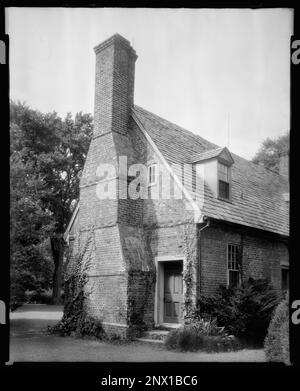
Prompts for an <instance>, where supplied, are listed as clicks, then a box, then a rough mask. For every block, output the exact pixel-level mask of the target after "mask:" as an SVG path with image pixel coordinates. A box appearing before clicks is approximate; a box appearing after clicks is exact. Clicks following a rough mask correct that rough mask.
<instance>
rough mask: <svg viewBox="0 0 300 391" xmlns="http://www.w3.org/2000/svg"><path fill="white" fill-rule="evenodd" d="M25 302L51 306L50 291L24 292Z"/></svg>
mask: <svg viewBox="0 0 300 391" xmlns="http://www.w3.org/2000/svg"><path fill="white" fill-rule="evenodd" d="M25 295H26V302H27V303H30V304H52V290H51V289H47V290H34V291H29V290H27V291H26V292H25Z"/></svg>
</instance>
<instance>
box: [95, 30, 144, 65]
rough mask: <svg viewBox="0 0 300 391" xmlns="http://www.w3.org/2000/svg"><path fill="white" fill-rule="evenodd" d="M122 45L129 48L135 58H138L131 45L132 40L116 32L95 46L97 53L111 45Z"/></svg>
mask: <svg viewBox="0 0 300 391" xmlns="http://www.w3.org/2000/svg"><path fill="white" fill-rule="evenodd" d="M116 44H117V45H121V46H123V47H125V48H126V49H128V50H129V52H130V53H131V54H132V55H133V57H134V59H135V60H136V59H137V54H136V52H135V50H134V49H133V47H132V46H131V45H130V42H129V41H128V40H127V39H126V38H124V37H122V35H120V34H118V33H116V34H114V35H112V36H111V37H110V38H108V39H106V40H105V41H104V42H102V43H100V44H99V45H97V46H95V47H94V51H95V53H96V54H98V53H100V52H101V51H102V50H104V49H105V48H107V47H108V46H110V45H116Z"/></svg>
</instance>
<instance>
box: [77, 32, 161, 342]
mask: <svg viewBox="0 0 300 391" xmlns="http://www.w3.org/2000/svg"><path fill="white" fill-rule="evenodd" d="M94 51H95V53H96V80H95V115H94V134H93V137H92V140H91V144H90V147H89V151H88V154H87V158H86V161H85V165H84V169H83V173H82V177H81V180H80V199H79V212H78V217H77V225H76V227H77V228H76V229H77V232H78V233H77V234H76V240H75V241H74V245H73V250H72V253H73V254H74V255H76V253H78V252H79V253H80V254H83V258H84V260H85V264H86V265H89V266H88V271H87V274H88V284H87V286H86V289H87V292H89V293H88V298H87V299H86V302H85V303H86V310H87V311H88V314H89V315H90V316H92V317H94V318H98V319H100V320H101V322H102V326H103V328H104V329H105V330H106V332H108V333H109V332H115V333H118V334H121V335H123V334H127V333H129V332H131V331H130V325H131V320H132V319H136V318H137V316H138V317H140V318H141V319H144V321H145V322H148V323H149V322H150V324H152V323H153V309H152V307H153V298H152V296H151V295H149V293H147V289H148V285H149V284H150V283H151V284H152V285H153V281H154V280H153V281H152V275H153V273H152V271H151V267H154V266H153V262H152V258H151V257H150V255H149V254H150V253H149V250H148V248H147V247H146V244H145V243H146V241H145V238H144V230H143V226H142V224H141V222H142V216H143V215H142V211H143V209H142V206H143V203H142V200H134V199H128V198H126V197H125V198H122V197H121V196H120V192H119V188H120V184H124V182H125V184H126V187H125V190H126V192H127V179H128V178H127V170H126V171H125V173H124V172H123V171H122V170H121V171H122V173H121V172H120V170H118V166H119V164H121V163H119V162H120V158H121V157H126V159H127V165H128V167H129V166H130V165H131V164H134V163H140V161H139V157H138V156H139V153H140V152H139V148H137V147H134V146H133V143H134V142H135V139H136V138H135V137H134V133H133V132H134V130H133V124H132V122H133V121H132V118H131V109H132V106H133V92H134V69H135V60H136V58H137V55H136V54H135V51H134V50H133V48H132V47H131V46H130V43H129V42H128V41H127V40H126V39H125V38H123V37H121V36H120V35H118V34H115V35H113V36H112V37H111V38H109V39H107V40H106V41H104V42H103V43H101V44H100V45H98V46H96V47H95V48H94ZM137 150H138V152H137ZM107 164H108V165H109V166H110V167H111V166H113V167H115V174H114V175H112V176H110V177H108V176H106V177H105V176H103V175H100V174H99V168H100V169H101V168H102V169H103V167H104V166H105V165H107ZM106 186H109V188H110V189H115V190H116V192H115V197H113V198H101V197H99V193H98V192H97V189H99V187H103V188H105V187H106ZM74 259H76V257H75V256H74ZM147 281H150V282H149V284H148V283H147ZM151 284H150V285H151ZM152 285H151V286H152ZM151 322H152V323H151Z"/></svg>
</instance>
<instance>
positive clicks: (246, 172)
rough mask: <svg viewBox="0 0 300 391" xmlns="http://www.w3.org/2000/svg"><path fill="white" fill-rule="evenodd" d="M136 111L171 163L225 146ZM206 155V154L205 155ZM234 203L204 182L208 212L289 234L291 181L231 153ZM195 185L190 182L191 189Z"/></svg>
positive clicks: (217, 216) (185, 161) (207, 153)
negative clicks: (288, 197) (214, 191)
mask: <svg viewBox="0 0 300 391" xmlns="http://www.w3.org/2000/svg"><path fill="white" fill-rule="evenodd" d="M133 111H134V114H135V115H136V117H137V118H138V120H139V121H140V123H141V124H142V125H143V128H144V129H145V130H146V132H147V133H148V135H149V136H150V137H151V139H152V140H153V142H154V143H155V144H156V146H157V148H158V149H159V151H160V152H161V154H162V155H163V156H164V158H165V159H166V161H167V162H168V163H169V164H172V163H191V157H193V156H197V155H198V156H199V155H201V154H204V155H203V156H210V155H213V154H216V153H219V152H220V153H221V151H222V150H223V148H220V147H219V146H217V145H216V144H213V143H211V142H209V141H207V140H205V139H203V138H202V137H200V136H198V135H196V134H194V133H192V132H190V131H188V130H185V129H183V128H181V127H180V126H177V125H175V124H173V123H171V122H169V121H166V120H165V119H163V118H161V117H159V116H157V115H155V114H153V113H150V112H149V111H147V110H144V109H142V108H141V107H139V106H136V105H135V106H134V109H133ZM205 154H206V155H205ZM231 155H232V158H233V160H234V164H233V165H232V169H231V173H232V202H226V201H222V200H219V199H218V198H216V197H215V196H214V195H213V194H212V192H211V191H210V189H209V188H208V186H207V185H204V193H205V197H204V204H203V207H202V212H203V214H204V215H206V216H208V217H211V218H214V219H218V220H223V221H227V222H231V223H236V224H241V225H245V226H249V227H253V228H257V229H261V230H264V231H268V232H273V233H276V234H280V235H284V236H288V235H289V204H288V202H286V200H285V196H284V194H285V193H287V192H288V191H289V183H288V180H287V179H286V178H285V177H283V176H281V175H278V174H276V173H274V172H272V171H270V170H268V169H266V168H264V167H262V166H260V165H258V164H255V163H253V162H250V161H248V160H246V159H244V158H242V157H240V156H238V155H235V154H231ZM189 185H191V184H188V183H187V184H186V183H185V186H186V187H187V188H191V186H189Z"/></svg>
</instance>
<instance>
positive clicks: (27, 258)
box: [10, 153, 54, 306]
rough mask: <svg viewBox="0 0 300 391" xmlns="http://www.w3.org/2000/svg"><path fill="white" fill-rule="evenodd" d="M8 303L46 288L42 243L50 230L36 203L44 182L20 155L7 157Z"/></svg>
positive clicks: (48, 280) (50, 224)
mask: <svg viewBox="0 0 300 391" xmlns="http://www.w3.org/2000/svg"><path fill="white" fill-rule="evenodd" d="M10 174H11V175H10V220H11V224H10V251H11V303H12V305H13V306H14V305H16V304H17V303H19V302H22V301H23V299H24V297H25V291H26V290H27V289H29V290H36V291H40V290H42V289H48V288H49V285H50V283H51V267H50V265H49V262H48V260H47V257H46V256H45V252H44V251H43V249H42V244H43V242H44V240H45V238H46V237H47V236H49V235H50V233H51V232H52V230H53V228H54V221H53V219H52V215H51V213H50V211H49V210H47V209H45V208H44V207H43V205H42V202H41V200H40V195H41V194H42V193H43V191H44V188H45V183H44V181H43V178H42V177H41V176H39V175H36V173H35V171H34V167H33V166H32V163H31V162H27V163H24V162H23V160H22V154H21V153H14V154H12V155H11V157H10Z"/></svg>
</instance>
